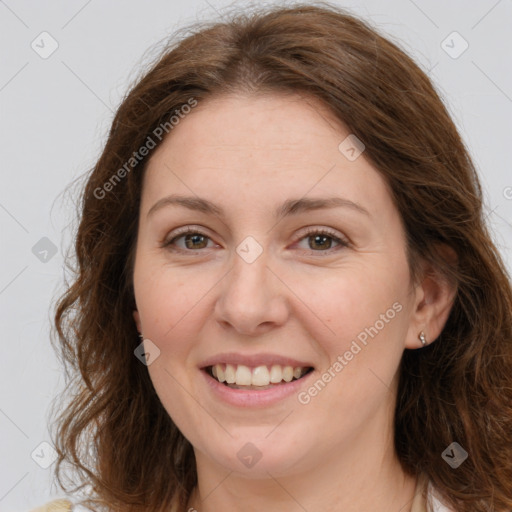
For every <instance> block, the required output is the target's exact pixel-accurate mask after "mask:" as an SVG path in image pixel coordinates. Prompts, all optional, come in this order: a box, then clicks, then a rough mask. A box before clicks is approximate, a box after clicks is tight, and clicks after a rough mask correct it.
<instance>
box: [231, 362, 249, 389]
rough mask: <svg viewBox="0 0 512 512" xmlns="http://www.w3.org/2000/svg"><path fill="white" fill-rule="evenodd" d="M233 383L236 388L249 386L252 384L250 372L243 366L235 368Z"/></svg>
mask: <svg viewBox="0 0 512 512" xmlns="http://www.w3.org/2000/svg"><path fill="white" fill-rule="evenodd" d="M235 382H236V385H237V386H250V385H251V382H252V375H251V370H250V368H248V367H247V366H244V365H243V364H239V365H238V366H237V367H236V374H235Z"/></svg>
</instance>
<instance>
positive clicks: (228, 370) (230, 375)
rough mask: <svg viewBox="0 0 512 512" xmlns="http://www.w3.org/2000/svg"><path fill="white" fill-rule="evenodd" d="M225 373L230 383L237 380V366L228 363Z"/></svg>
mask: <svg viewBox="0 0 512 512" xmlns="http://www.w3.org/2000/svg"><path fill="white" fill-rule="evenodd" d="M224 375H225V376H226V382H227V383H228V384H234V383H235V382H236V377H235V367H234V366H233V365H232V364H227V365H226V370H225V371H224Z"/></svg>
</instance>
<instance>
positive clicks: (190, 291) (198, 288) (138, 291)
mask: <svg viewBox="0 0 512 512" xmlns="http://www.w3.org/2000/svg"><path fill="white" fill-rule="evenodd" d="M134 284H135V295H136V297H137V308H138V311H139V314H140V316H141V320H142V324H143V329H144V335H145V336H146V337H148V338H150V339H151V338H154V340H155V342H156V341H157V340H158V341H160V342H164V341H165V340H166V339H168V338H169V337H171V338H173V337H174V334H173V333H174V332H176V331H178V330H182V329H184V328H186V327H187V326H190V315H191V313H193V311H194V309H195V308H196V307H197V306H198V304H200V302H201V300H202V299H204V298H205V296H206V295H207V293H208V291H209V290H210V289H211V288H212V286H213V285H214V280H212V282H211V283H210V279H209V278H208V274H207V273H201V274H200V275H199V273H198V272H197V271H195V272H194V271H192V270H191V269H190V270H187V269H176V268H165V267H161V266H156V265H155V266H154V269H153V270H151V268H148V267H144V266H143V265H142V264H141V267H140V272H138V271H137V269H136V272H135V275H134Z"/></svg>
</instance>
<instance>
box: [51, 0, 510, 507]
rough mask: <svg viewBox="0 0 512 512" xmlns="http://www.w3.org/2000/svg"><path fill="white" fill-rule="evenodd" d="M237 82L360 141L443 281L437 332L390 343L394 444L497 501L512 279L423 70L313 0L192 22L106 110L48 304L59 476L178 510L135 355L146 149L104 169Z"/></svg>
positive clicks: (418, 465) (175, 474)
mask: <svg viewBox="0 0 512 512" xmlns="http://www.w3.org/2000/svg"><path fill="white" fill-rule="evenodd" d="M237 92H249V93H252V92H255V93H272V92H284V93H290V92H299V93H304V94H307V95H310V97H315V98H317V99H319V100H321V101H322V102H323V103H324V104H325V105H326V106H327V107H328V108H329V109H330V111H332V113H334V114H335V115H336V116H337V118H339V119H340V120H341V121H342V122H343V123H344V124H345V125H346V126H347V127H348V128H349V129H350V131H351V132H352V133H354V134H355V135H356V136H357V137H358V138H359V139H361V140H362V141H363V142H364V144H365V145H366V150H365V156H366V158H367V159H369V161H370V162H371V163H372V164H373V165H374V166H375V167H376V169H377V170H378V171H379V172H380V173H381V174H382V175H383V176H384V177H385V178H386V180H387V182H388V184H389V186H390V190H391V191H392V194H393V200H394V201H395V204H396V206H397V208H398V210H399V212H400V214H401V217H402V220H403V223H404V228H405V231H406V235H407V250H408V255H409V262H410V268H411V275H412V277H413V278H414V279H416V278H418V276H419V273H418V272H419V262H420V261H421V260H425V261H427V262H430V263H431V264H432V265H433V266H434V268H436V269H438V271H439V272H442V273H443V275H445V276H446V277H447V278H449V279H450V280H452V282H453V283H455V286H456V288H457V293H456V297H455V301H454V304H453V307H452V310H451V313H450V316H449V318H448V321H447V323H446V325H445V327H444V329H443V331H442V333H441V335H440V336H439V338H438V339H437V340H436V341H435V343H432V344H431V345H429V346H427V347H425V348H423V349H421V350H406V351H405V352H404V354H403V359H402V363H401V366H400V382H399V390H398V397H397V407H396V414H395V447H396V452H397V454H398V457H399V459H400V461H401V463H402V465H403V468H404V469H405V470H406V471H407V472H408V473H410V474H412V475H415V474H420V473H424V474H425V475H427V476H428V478H430V480H431V481H432V482H433V484H434V485H435V487H436V488H437V489H438V491H439V492H440V493H441V496H442V497H443V499H444V500H445V501H446V503H447V504H448V505H451V506H452V507H454V508H455V509H456V510H458V511H460V512H484V511H489V510H496V511H505V510H510V509H511V508H512V491H511V483H512V373H511V370H510V369H511V368H512V313H511V310H512V291H511V286H510V277H509V276H508V275H507V273H506V270H505V266H504V264H503V262H502V260H501V258H500V255H499V253H498V251H497V249H496V248H495V246H494V244H493V242H492V240H491V237H490V235H489V233H488V231H487V228H486V225H485V218H484V214H483V211H482V193H481V188H480V184H479V180H478V177H477V174H476V172H475V169H474V166H473V164H472V162H471V160H470V157H469V155H468V152H467V150H466V148H465V146H464V144H463V142H462V141H461V138H460V136H459V134H458V132H457V130H456V128H455V126H454V123H453V122H452V120H451V119H450V116H449V115H448V113H447V110H446V108H445V106H444V105H443V103H442V101H441V100H440V98H439V96H438V94H437V93H436V91H435V89H434V87H433V86H432V84H431V82H430V80H429V79H428V77H427V76H426V74H425V73H424V72H423V71H422V70H421V69H420V68H419V67H418V66H417V65H416V64H415V63H414V62H413V61H412V60H411V59H410V58H409V57H408V56H407V55H406V54H405V53H404V52H403V51H402V50H401V49H399V48H398V47H397V46H396V45H395V44H393V43H392V42H390V41H389V40H388V39H386V38H384V37H382V36H380V35H379V34H378V32H377V31H376V30H375V29H374V28H371V27H370V26H369V25H367V24H366V23H365V22H363V21H361V20H359V19H357V18H355V17H353V16H351V15H350V14H347V13H346V12H344V11H342V10H340V9H339V8H337V7H334V6H331V5H330V4H325V3H322V4H321V5H319V6H313V5H298V6H295V7H286V8H285V7H274V8H270V9H266V10H262V11H255V12H253V13H250V14H244V15H240V14H239V15H235V16H231V18H230V19H229V21H225V22H218V23H214V24H211V25H208V26H206V27H204V26H203V27H200V28H199V29H197V30H196V31H195V33H192V34H191V35H189V36H187V37H186V38H184V39H183V40H182V41H181V42H179V43H178V44H174V45H173V46H171V47H169V48H167V49H166V50H165V52H164V53H163V55H161V56H160V57H159V58H158V60H157V62H156V63H155V64H153V65H152V67H151V69H150V70H149V71H148V72H146V74H145V75H144V76H143V77H142V78H141V79H140V80H138V81H137V83H136V84H135V86H134V87H133V88H132V89H131V91H130V92H129V94H128V95H127V96H126V98H125V99H124V101H123V102H122V104H121V106H120V107H119V109H118V111H117V113H116V116H115V119H114V121H113V124H112V128H111V131H110V134H109V137H108V140H107V142H106V145H105V148H104V151H103V153H102V155H101V157H100V158H99V161H98V162H97V164H96V166H95V167H94V169H93V171H92V173H91V174H90V176H89V177H88V181H87V184H86V186H85V188H84V190H83V195H82V197H81V202H80V224H79V227H78V233H77V238H76V244H75V251H76V257H77V266H76V268H75V273H76V275H75V277H74V280H73V283H72V284H71V286H69V288H68V289H67V291H66V292H65V294H64V295H63V296H62V297H61V298H60V300H59V302H58V304H57V307H56V314H55V325H56V329H57V334H58V348H59V350H60V353H61V354H62V357H63V361H64V363H65V365H66V368H67V371H68V375H69V386H68V389H67V390H66V391H65V395H64V396H66V397H68V396H71V398H70V399H69V403H67V404H66V407H65V408H63V410H62V412H60V413H59V416H58V418H57V419H56V422H55V424H56V425H57V427H58V428H57V432H56V433H55V434H54V438H55V446H56V448H57V450H58V453H59V458H58V461H57V466H56V474H57V477H58V481H59V483H60V485H61V486H64V485H65V484H64V482H63V479H62V475H63V473H64V469H65V464H66V463H67V465H68V466H69V467H70V468H71V469H72V470H75V471H74V473H73V475H74V480H72V482H75V483H76V482H80V484H81V485H80V486H76V487H75V488H74V489H73V490H75V491H76V490H77V489H81V488H83V487H84V486H85V485H89V486H90V487H91V497H90V499H89V500H88V501H86V502H85V501H84V503H87V504H88V506H91V507H94V506H97V507H100V506H105V507H106V508H107V509H108V510H123V511H133V512H135V511H141V510H152V511H163V510H173V511H177V512H178V511H180V512H181V511H182V510H184V509H185V506H186V504H187V500H188V497H189V495H190V493H191V491H192V488H193V486H194V485H195V483H196V468H195V460H194V455H193V451H192V447H191V445H190V443H189V442H188V441H187V440H186V439H185V438H184V436H183V435H182V434H181V432H180V431H179V430H178V428H177V427H176V426H175V425H174V423H173V421H172V419H171V418H170V417H169V415H168V414H167V412H166V411H165V409H164V407H163V406H162V404H161V403H160V400H159V398H158V396H157V395H156V393H155V390H154V388H153V386H152V383H151V381H150V378H149V375H148V372H147V368H146V367H145V366H144V365H142V364H141V363H140V362H139V361H138V360H137V358H136V357H134V354H133V351H134V349H135V347H136V346H137V345H138V344H139V343H140V340H139V338H138V334H137V330H136V327H135V325H134V321H133V318H132V310H133V309H135V303H134V296H133V287H132V272H133V253H134V248H135V244H136V233H137V226H138V214H139V203H140V196H141V187H142V178H143V174H144V172H143V171H144V167H145V164H146V162H147V161H148V159H149V158H150V155H148V156H146V157H145V158H144V159H143V160H142V161H141V163H137V164H136V165H133V166H132V167H133V169H131V168H130V169H129V171H127V172H125V173H121V174H122V180H118V181H116V182H115V186H112V187H108V191H107V192H105V191H106V188H105V184H106V183H107V182H109V180H112V176H113V174H114V173H115V172H116V170H117V169H121V168H123V166H125V167H124V168H125V170H126V169H127V168H126V162H128V161H129V159H130V158H131V157H132V156H133V152H134V151H137V149H138V148H140V147H142V146H143V145H144V144H145V143H146V141H147V138H148V136H151V134H153V133H154V130H155V129H157V127H158V126H160V125H162V123H166V122H168V120H169V117H170V116H171V115H172V113H173V112H174V111H176V110H179V109H180V107H181V106H183V105H184V104H186V103H187V102H190V99H191V98H193V99H194V100H195V101H198V102H201V101H202V100H203V99H205V98H209V97H212V96H213V95H219V94H223V93H237ZM153 138H154V137H153ZM132 163H133V162H132ZM119 176H120V175H118V177H119ZM110 183H112V181H110ZM99 190H103V191H104V192H105V193H104V192H101V194H100V193H99V192H98V191H99ZM100 196H101V197H100ZM441 244H446V245H449V246H451V247H452V248H453V250H454V251H455V253H456V255H457V258H458V262H457V263H454V262H453V261H447V260H446V259H445V258H443V253H442V251H440V250H439V247H440V246H441ZM454 441H456V442H458V443H459V444H460V445H461V446H462V447H463V448H464V449H465V450H466V451H467V452H468V453H469V457H468V459H467V460H466V461H465V462H464V463H463V464H462V465H461V466H459V467H458V468H457V469H452V468H451V467H450V466H449V465H448V464H447V463H445V462H444V461H443V460H442V458H441V453H442V452H443V451H444V450H445V448H446V447H447V446H448V445H450V444H451V443H452V442H454Z"/></svg>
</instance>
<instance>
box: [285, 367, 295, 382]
mask: <svg viewBox="0 0 512 512" xmlns="http://www.w3.org/2000/svg"><path fill="white" fill-rule="evenodd" d="M292 379H293V368H292V367H291V366H285V367H284V368H283V380H285V381H286V382H291V381H292Z"/></svg>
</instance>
